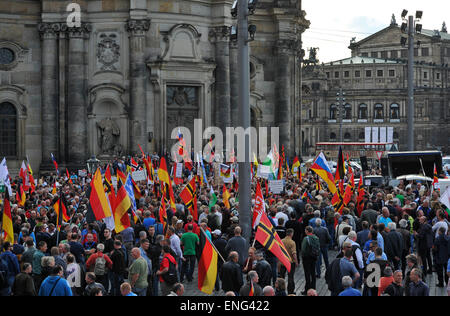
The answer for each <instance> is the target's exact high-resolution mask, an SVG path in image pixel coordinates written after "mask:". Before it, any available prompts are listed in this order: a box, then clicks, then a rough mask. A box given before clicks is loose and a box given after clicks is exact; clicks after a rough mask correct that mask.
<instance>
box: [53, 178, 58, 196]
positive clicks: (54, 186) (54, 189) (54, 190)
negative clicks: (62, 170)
mask: <svg viewBox="0 0 450 316" xmlns="http://www.w3.org/2000/svg"><path fill="white" fill-rule="evenodd" d="M56 192H57V191H56V180H55V182H53V189H52V194H53V195H55V194H56Z"/></svg>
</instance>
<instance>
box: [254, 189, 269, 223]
mask: <svg viewBox="0 0 450 316" xmlns="http://www.w3.org/2000/svg"><path fill="white" fill-rule="evenodd" d="M265 208H266V205H265V204H264V196H263V194H262V191H261V184H260V183H259V182H258V183H257V184H256V195H255V207H254V208H253V220H252V227H253V229H255V228H256V227H257V226H258V225H259V221H260V220H261V216H262V214H265V212H266V209H265Z"/></svg>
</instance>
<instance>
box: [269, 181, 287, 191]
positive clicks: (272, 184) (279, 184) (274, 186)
mask: <svg viewBox="0 0 450 316" xmlns="http://www.w3.org/2000/svg"><path fill="white" fill-rule="evenodd" d="M283 190H284V181H283V180H269V191H270V192H272V193H273V194H280V193H281V192H283Z"/></svg>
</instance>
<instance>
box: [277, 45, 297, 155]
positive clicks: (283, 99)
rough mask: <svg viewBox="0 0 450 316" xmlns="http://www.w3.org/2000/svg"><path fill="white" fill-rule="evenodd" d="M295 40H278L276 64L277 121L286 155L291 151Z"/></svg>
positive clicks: (281, 143)
mask: <svg viewBox="0 0 450 316" xmlns="http://www.w3.org/2000/svg"><path fill="white" fill-rule="evenodd" d="M292 45H293V42H292V41H290V40H278V41H277V43H276V50H275V51H276V55H275V56H276V57H275V60H276V66H275V73H276V75H275V123H276V126H277V127H279V129H280V134H279V135H280V148H281V146H282V145H284V148H285V153H286V155H289V154H290V153H291V148H290V147H291V120H292V116H291V69H290V68H291V67H290V54H291V52H292Z"/></svg>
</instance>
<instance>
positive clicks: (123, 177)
mask: <svg viewBox="0 0 450 316" xmlns="http://www.w3.org/2000/svg"><path fill="white" fill-rule="evenodd" d="M116 173H117V183H118V182H119V179H120V180H121V181H122V184H124V183H125V182H127V176H126V175H125V174H124V173H123V172H122V171H120V169H117V172H116Z"/></svg>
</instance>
